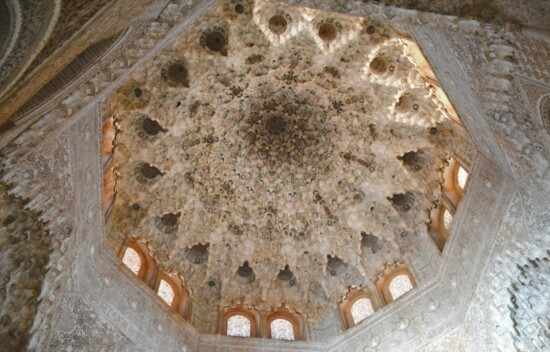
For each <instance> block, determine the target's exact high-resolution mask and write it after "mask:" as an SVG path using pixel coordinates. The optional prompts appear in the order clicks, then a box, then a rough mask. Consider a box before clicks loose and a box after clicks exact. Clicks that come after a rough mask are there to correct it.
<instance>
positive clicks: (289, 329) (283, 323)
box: [271, 319, 294, 340]
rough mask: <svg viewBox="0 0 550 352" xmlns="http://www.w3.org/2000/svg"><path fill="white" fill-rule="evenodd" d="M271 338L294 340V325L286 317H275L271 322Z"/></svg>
mask: <svg viewBox="0 0 550 352" xmlns="http://www.w3.org/2000/svg"><path fill="white" fill-rule="evenodd" d="M271 338H273V339H276V340H294V327H293V326H292V323H291V322H289V321H288V320H286V319H275V320H273V321H272V322H271Z"/></svg>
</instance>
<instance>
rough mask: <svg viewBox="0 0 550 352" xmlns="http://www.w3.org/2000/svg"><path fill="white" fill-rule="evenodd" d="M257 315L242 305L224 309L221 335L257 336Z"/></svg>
mask: <svg viewBox="0 0 550 352" xmlns="http://www.w3.org/2000/svg"><path fill="white" fill-rule="evenodd" d="M259 321H260V315H259V313H258V312H257V311H256V310H254V309H251V308H249V307H247V306H245V305H244V304H237V305H235V306H234V307H231V308H225V310H224V319H223V330H222V332H223V334H225V335H227V336H237V337H256V336H258V330H259V329H258V322H259Z"/></svg>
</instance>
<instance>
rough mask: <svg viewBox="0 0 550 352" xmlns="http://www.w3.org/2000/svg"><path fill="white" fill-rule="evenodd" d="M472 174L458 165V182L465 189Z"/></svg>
mask: <svg viewBox="0 0 550 352" xmlns="http://www.w3.org/2000/svg"><path fill="white" fill-rule="evenodd" d="M469 176H470V174H468V172H467V171H466V170H464V168H463V167H462V166H460V165H459V166H458V172H457V178H456V179H457V183H458V186H459V187H460V189H462V190H464V188H466V183H467V182H468V177H469Z"/></svg>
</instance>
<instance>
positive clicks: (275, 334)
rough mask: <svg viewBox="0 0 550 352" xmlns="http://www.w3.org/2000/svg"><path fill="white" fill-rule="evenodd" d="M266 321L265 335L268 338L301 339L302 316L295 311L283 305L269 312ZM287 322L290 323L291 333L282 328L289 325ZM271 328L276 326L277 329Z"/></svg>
mask: <svg viewBox="0 0 550 352" xmlns="http://www.w3.org/2000/svg"><path fill="white" fill-rule="evenodd" d="M281 320H283V322H281ZM284 321H286V322H287V323H285V322H284ZM273 322H275V323H273ZM266 323H267V325H266V331H267V332H268V336H267V337H268V338H270V339H279V340H289V339H290V337H292V340H301V339H302V336H303V334H302V317H301V316H300V314H298V313H297V312H296V311H291V310H290V309H289V308H288V307H286V306H284V305H283V306H282V307H280V308H279V309H277V310H276V311H274V312H272V313H270V314H269V315H268V316H267V320H266ZM288 323H290V324H291V325H292V334H290V333H289V332H288V331H287V330H283V329H286V328H288V327H289V325H288ZM285 327H286V328H285ZM272 328H276V329H277V330H273V329H272Z"/></svg>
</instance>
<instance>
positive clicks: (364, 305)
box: [351, 298, 374, 324]
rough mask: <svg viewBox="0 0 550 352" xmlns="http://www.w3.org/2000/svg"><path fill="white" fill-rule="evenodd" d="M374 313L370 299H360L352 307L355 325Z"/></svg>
mask: <svg viewBox="0 0 550 352" xmlns="http://www.w3.org/2000/svg"><path fill="white" fill-rule="evenodd" d="M373 313H374V309H373V308H372V303H371V301H370V299H368V298H360V299H358V300H357V301H355V303H353V305H352V306H351V316H352V318H353V323H354V324H358V323H360V322H362V321H363V320H365V319H366V318H367V317H368V316H369V315H371V314H373Z"/></svg>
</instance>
